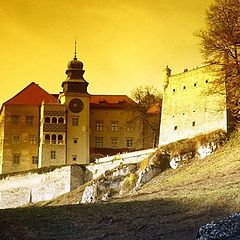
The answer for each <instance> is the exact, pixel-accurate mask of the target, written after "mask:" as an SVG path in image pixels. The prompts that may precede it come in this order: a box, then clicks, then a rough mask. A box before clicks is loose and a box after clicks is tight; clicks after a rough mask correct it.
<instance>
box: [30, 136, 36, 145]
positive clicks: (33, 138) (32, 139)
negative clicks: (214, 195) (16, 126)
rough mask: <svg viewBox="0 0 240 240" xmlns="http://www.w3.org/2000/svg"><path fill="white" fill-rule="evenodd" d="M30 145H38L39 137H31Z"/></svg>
mask: <svg viewBox="0 0 240 240" xmlns="http://www.w3.org/2000/svg"><path fill="white" fill-rule="evenodd" d="M30 144H37V137H35V136H30Z"/></svg>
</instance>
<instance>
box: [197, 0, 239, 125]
mask: <svg viewBox="0 0 240 240" xmlns="http://www.w3.org/2000/svg"><path fill="white" fill-rule="evenodd" d="M195 35H196V36H197V37H199V38H200V40H201V52H202V54H203V57H204V59H205V62H206V63H208V64H215V65H217V66H218V67H217V68H215V69H217V71H218V78H217V79H216V81H215V85H216V87H215V89H218V87H217V85H220V84H225V87H226V97H227V98H226V102H227V109H228V112H229V114H230V116H231V119H232V120H233V121H232V123H235V124H236V123H238V124H239V123H240V63H239V53H240V52H239V51H240V0H215V1H214V2H213V3H212V5H211V6H210V8H209V9H208V10H207V11H206V23H205V28H204V29H201V30H200V31H198V32H197V33H195Z"/></svg>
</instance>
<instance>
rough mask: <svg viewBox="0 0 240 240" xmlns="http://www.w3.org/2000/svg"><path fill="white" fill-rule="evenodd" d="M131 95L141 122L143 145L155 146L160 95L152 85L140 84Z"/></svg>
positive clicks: (157, 133) (160, 101) (158, 123)
mask: <svg viewBox="0 0 240 240" xmlns="http://www.w3.org/2000/svg"><path fill="white" fill-rule="evenodd" d="M131 95H132V98H133V99H134V100H135V102H136V103H137V108H138V110H139V114H138V115H137V118H138V119H139V120H140V121H141V122H142V123H143V136H142V137H143V145H144V147H155V146H156V145H157V141H158V137H159V127H160V113H161V111H160V110H161V103H162V96H161V94H160V92H159V91H158V90H157V89H156V88H154V87H152V86H140V87H138V88H136V89H134V90H133V91H132V94H131Z"/></svg>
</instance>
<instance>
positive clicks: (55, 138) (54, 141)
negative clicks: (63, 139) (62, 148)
mask: <svg viewBox="0 0 240 240" xmlns="http://www.w3.org/2000/svg"><path fill="white" fill-rule="evenodd" d="M51 143H52V144H56V143H57V136H56V135H55V134H53V135H52V142H51Z"/></svg>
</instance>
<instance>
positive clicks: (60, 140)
mask: <svg viewBox="0 0 240 240" xmlns="http://www.w3.org/2000/svg"><path fill="white" fill-rule="evenodd" d="M58 144H63V135H61V134H60V135H58Z"/></svg>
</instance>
